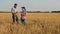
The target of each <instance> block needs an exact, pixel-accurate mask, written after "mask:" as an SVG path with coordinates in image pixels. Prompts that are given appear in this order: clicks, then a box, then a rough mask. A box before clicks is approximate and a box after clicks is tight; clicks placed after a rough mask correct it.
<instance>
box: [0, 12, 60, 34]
mask: <svg viewBox="0 0 60 34" xmlns="http://www.w3.org/2000/svg"><path fill="white" fill-rule="evenodd" d="M17 15H18V18H19V24H16V23H14V24H12V23H13V22H12V14H11V13H0V34H60V13H27V16H26V25H23V24H22V23H21V21H20V13H18V14H17Z"/></svg>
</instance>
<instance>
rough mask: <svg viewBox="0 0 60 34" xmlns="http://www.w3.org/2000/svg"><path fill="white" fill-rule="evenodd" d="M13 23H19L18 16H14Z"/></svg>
mask: <svg viewBox="0 0 60 34" xmlns="http://www.w3.org/2000/svg"><path fill="white" fill-rule="evenodd" d="M12 18H13V22H18V17H17V15H16V14H12Z"/></svg>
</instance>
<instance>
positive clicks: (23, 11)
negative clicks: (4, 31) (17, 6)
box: [21, 7, 26, 25]
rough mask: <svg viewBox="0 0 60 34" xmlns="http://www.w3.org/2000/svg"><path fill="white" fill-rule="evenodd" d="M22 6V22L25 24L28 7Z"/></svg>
mask: <svg viewBox="0 0 60 34" xmlns="http://www.w3.org/2000/svg"><path fill="white" fill-rule="evenodd" d="M21 8H22V12H21V22H22V23H23V24H24V25H25V22H26V20H25V19H26V8H25V7H21Z"/></svg>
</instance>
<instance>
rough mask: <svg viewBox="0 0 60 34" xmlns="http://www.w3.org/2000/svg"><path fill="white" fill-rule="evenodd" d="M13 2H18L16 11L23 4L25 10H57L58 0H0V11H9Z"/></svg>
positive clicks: (58, 7)
mask: <svg viewBox="0 0 60 34" xmlns="http://www.w3.org/2000/svg"><path fill="white" fill-rule="evenodd" d="M14 3H17V4H18V7H17V9H18V11H21V7H22V6H25V7H26V9H27V11H58V10H60V0H5V1H4V0H0V11H11V8H12V7H13V5H14Z"/></svg>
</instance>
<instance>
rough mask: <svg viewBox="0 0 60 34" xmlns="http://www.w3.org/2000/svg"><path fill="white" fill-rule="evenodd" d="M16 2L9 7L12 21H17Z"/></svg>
mask: <svg viewBox="0 0 60 34" xmlns="http://www.w3.org/2000/svg"><path fill="white" fill-rule="evenodd" d="M16 8H17V4H16V3H15V4H14V7H13V8H12V9H11V12H12V18H13V22H14V23H15V22H17V23H18V17H17V15H16V14H17V9H16Z"/></svg>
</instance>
